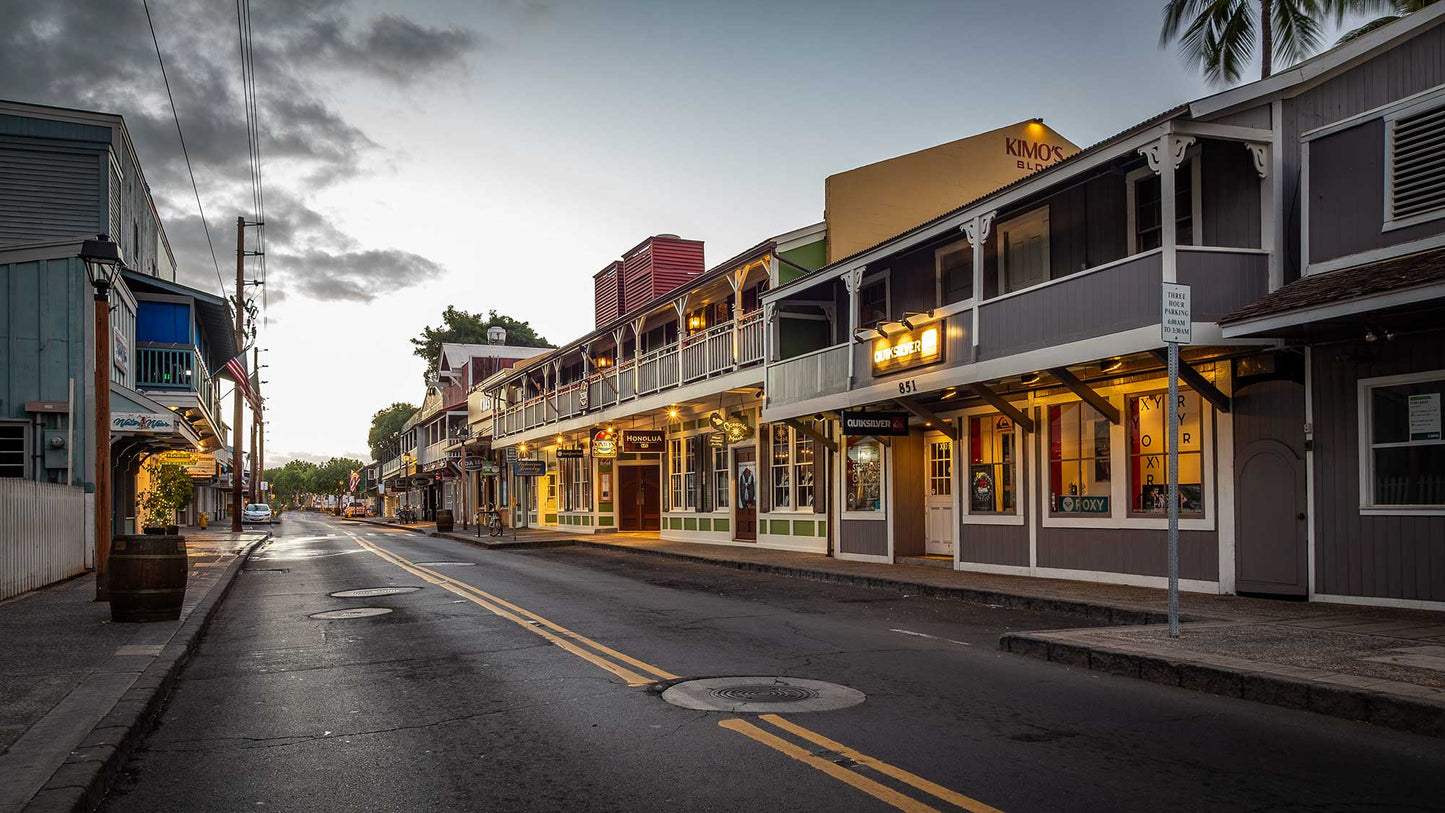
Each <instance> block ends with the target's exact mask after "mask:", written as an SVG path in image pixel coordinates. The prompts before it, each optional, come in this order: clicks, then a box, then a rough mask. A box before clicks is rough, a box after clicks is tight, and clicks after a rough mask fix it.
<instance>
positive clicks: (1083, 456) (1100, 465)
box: [1049, 402, 1113, 516]
mask: <svg viewBox="0 0 1445 813" xmlns="http://www.w3.org/2000/svg"><path fill="white" fill-rule="evenodd" d="M1111 465H1112V464H1111V463H1110V458H1109V421H1108V419H1107V418H1105V417H1104V416H1103V415H1100V414H1099V412H1098V411H1097V410H1095V409H1094V408H1093V407H1091V406H1089V405H1088V404H1085V403H1080V402H1075V403H1072V404H1055V405H1054V406H1051V407H1049V511H1050V512H1051V513H1053V514H1068V515H1083V516H1107V515H1108V514H1109V488H1110V483H1111V481H1112V480H1113V472H1112V471H1111Z"/></svg>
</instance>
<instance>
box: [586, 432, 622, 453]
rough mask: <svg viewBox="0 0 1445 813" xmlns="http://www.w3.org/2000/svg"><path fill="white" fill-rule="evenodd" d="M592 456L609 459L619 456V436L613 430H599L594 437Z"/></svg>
mask: <svg viewBox="0 0 1445 813" xmlns="http://www.w3.org/2000/svg"><path fill="white" fill-rule="evenodd" d="M592 456H593V457H597V458H608V457H616V456H617V435H616V433H614V432H613V431H612V430H611V429H598V430H597V431H596V432H595V433H593V435H592Z"/></svg>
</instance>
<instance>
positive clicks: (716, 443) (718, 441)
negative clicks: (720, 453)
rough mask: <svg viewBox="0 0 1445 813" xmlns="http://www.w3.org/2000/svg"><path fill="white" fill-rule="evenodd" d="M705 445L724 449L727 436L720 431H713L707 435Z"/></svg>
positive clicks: (726, 443)
mask: <svg viewBox="0 0 1445 813" xmlns="http://www.w3.org/2000/svg"><path fill="white" fill-rule="evenodd" d="M707 445H708V446H709V447H711V448H713V449H726V448H727V445H728V439H727V436H726V435H724V434H723V433H721V432H714V433H712V434H711V435H708V436H707Z"/></svg>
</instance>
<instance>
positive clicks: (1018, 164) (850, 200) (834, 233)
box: [824, 120, 1079, 262]
mask: <svg viewBox="0 0 1445 813" xmlns="http://www.w3.org/2000/svg"><path fill="white" fill-rule="evenodd" d="M1078 151H1079V148H1078V146H1076V145H1075V144H1074V143H1073V142H1071V141H1069V140H1068V139H1066V138H1064V137H1063V136H1061V135H1059V134H1058V133H1056V132H1054V130H1053V129H1051V128H1050V127H1049V126H1048V125H1046V124H1044V123H1043V122H1041V121H1037V120H1028V121H1021V122H1019V123H1017V124H1011V125H1009V126H1008V127H1000V128H999V129H997V130H991V131H989V132H987V133H980V134H978V135H975V136H969V137H968V138H961V139H959V140H958V141H951V142H949V143H947V144H940V145H938V146H937V147H930V148H928V149H926V150H919V151H918V152H913V153H909V154H907V155H900V156H898V157H897V158H889V159H887V160H884V161H879V162H877V163H874V164H868V165H867V166H861V167H858V168H857V169H851V170H848V171H847V172H840V173H838V174H836V175H830V176H828V179H827V180H826V181H825V182H824V200H825V204H824V205H825V206H826V212H825V218H826V220H827V223H828V262H833V261H834V260H838V259H841V258H843V257H847V256H849V255H851V254H856V253H857V252H859V251H862V250H863V249H866V248H869V247H870V246H874V245H877V244H878V243H880V242H882V241H884V240H886V239H888V238H890V237H894V236H896V235H898V234H901V233H902V232H905V231H907V230H908V229H911V228H913V227H914V226H917V225H919V224H921V223H925V222H927V221H929V220H932V219H933V218H935V217H938V216H939V215H941V214H943V213H945V212H949V211H952V210H954V209H957V208H958V207H959V206H962V205H963V204H965V203H968V202H969V201H971V200H974V199H976V198H979V197H982V196H983V195H986V194H988V193H989V192H992V191H994V190H995V189H998V188H1000V187H1003V186H1007V185H1008V184H1010V183H1013V182H1014V181H1016V180H1018V179H1019V178H1022V177H1024V176H1025V175H1028V174H1030V173H1032V172H1035V171H1037V170H1040V169H1043V168H1044V167H1046V166H1049V165H1050V164H1055V163H1058V162H1059V161H1062V160H1063V159H1065V158H1067V157H1069V156H1070V155H1073V154H1074V153H1076V152H1078Z"/></svg>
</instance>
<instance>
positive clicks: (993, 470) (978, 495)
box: [968, 413, 1018, 514]
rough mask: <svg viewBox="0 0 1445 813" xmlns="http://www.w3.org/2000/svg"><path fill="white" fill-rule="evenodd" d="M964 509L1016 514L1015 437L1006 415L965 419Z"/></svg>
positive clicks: (1016, 450) (979, 512)
mask: <svg viewBox="0 0 1445 813" xmlns="http://www.w3.org/2000/svg"><path fill="white" fill-rule="evenodd" d="M968 512H969V513H970V514H1017V513H1018V436H1017V435H1016V434H1015V433H1014V423H1013V421H1012V420H1010V419H1009V418H1008V416H1006V415H999V414H997V413H990V414H987V415H974V416H972V417H970V418H969V419H968Z"/></svg>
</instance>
